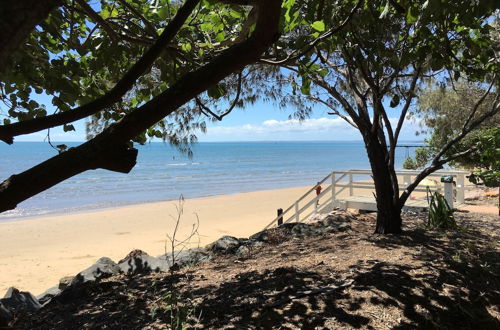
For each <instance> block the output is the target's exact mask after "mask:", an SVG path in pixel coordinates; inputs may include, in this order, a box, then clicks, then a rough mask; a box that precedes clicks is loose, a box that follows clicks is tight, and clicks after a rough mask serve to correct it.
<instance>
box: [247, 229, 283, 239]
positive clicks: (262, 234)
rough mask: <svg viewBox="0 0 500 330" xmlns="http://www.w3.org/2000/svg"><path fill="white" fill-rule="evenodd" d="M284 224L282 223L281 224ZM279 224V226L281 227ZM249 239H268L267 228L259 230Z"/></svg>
mask: <svg viewBox="0 0 500 330" xmlns="http://www.w3.org/2000/svg"><path fill="white" fill-rule="evenodd" d="M281 226H284V225H281ZM281 226H280V227H281ZM249 239H250V240H251V241H259V242H267V241H268V240H269V234H268V232H267V230H263V231H259V232H258V233H255V234H253V235H252V236H250V237H249Z"/></svg>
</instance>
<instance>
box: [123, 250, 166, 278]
mask: <svg viewBox="0 0 500 330" xmlns="http://www.w3.org/2000/svg"><path fill="white" fill-rule="evenodd" d="M127 257H128V256H127ZM118 267H119V268H120V272H122V273H125V274H128V275H132V274H148V273H151V272H166V271H168V270H169V269H170V266H169V264H168V262H167V261H166V260H162V259H160V258H155V257H152V256H150V255H147V254H142V255H136V256H132V257H128V258H125V259H124V260H123V261H122V262H120V263H119V264H118Z"/></svg>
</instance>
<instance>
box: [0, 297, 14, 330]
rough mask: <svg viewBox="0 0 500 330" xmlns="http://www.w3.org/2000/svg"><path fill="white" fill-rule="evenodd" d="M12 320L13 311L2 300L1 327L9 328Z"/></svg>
mask: <svg viewBox="0 0 500 330" xmlns="http://www.w3.org/2000/svg"><path fill="white" fill-rule="evenodd" d="M11 320H12V313H11V311H10V310H9V309H8V308H7V307H5V306H4V305H3V303H2V301H1V300H0V327H7V326H8V325H9V322H10V321H11Z"/></svg>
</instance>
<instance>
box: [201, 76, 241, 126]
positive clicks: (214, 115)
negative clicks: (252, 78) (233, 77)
mask: <svg viewBox="0 0 500 330" xmlns="http://www.w3.org/2000/svg"><path fill="white" fill-rule="evenodd" d="M242 77H243V72H240V73H238V89H237V91H236V96H235V98H234V100H233V102H231V106H230V107H229V108H228V109H227V110H226V111H224V112H223V113H222V114H220V115H218V114H217V113H215V112H214V111H212V110H210V108H209V107H207V106H206V105H205V104H203V102H201V100H200V98H199V97H195V101H196V104H197V105H198V106H199V107H200V110H202V112H203V114H204V115H205V116H207V117H208V115H207V113H208V114H210V115H212V116H213V117H214V118H215V119H217V120H218V121H222V119H223V118H224V117H225V116H227V115H228V114H230V113H231V111H233V109H234V107H235V106H236V104H238V101H239V100H240V94H241V80H242ZM205 111H206V112H205Z"/></svg>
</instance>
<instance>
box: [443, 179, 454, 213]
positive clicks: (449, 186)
mask: <svg viewBox="0 0 500 330" xmlns="http://www.w3.org/2000/svg"><path fill="white" fill-rule="evenodd" d="M444 198H445V199H446V201H447V202H448V205H450V208H453V183H452V182H445V183H444Z"/></svg>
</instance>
